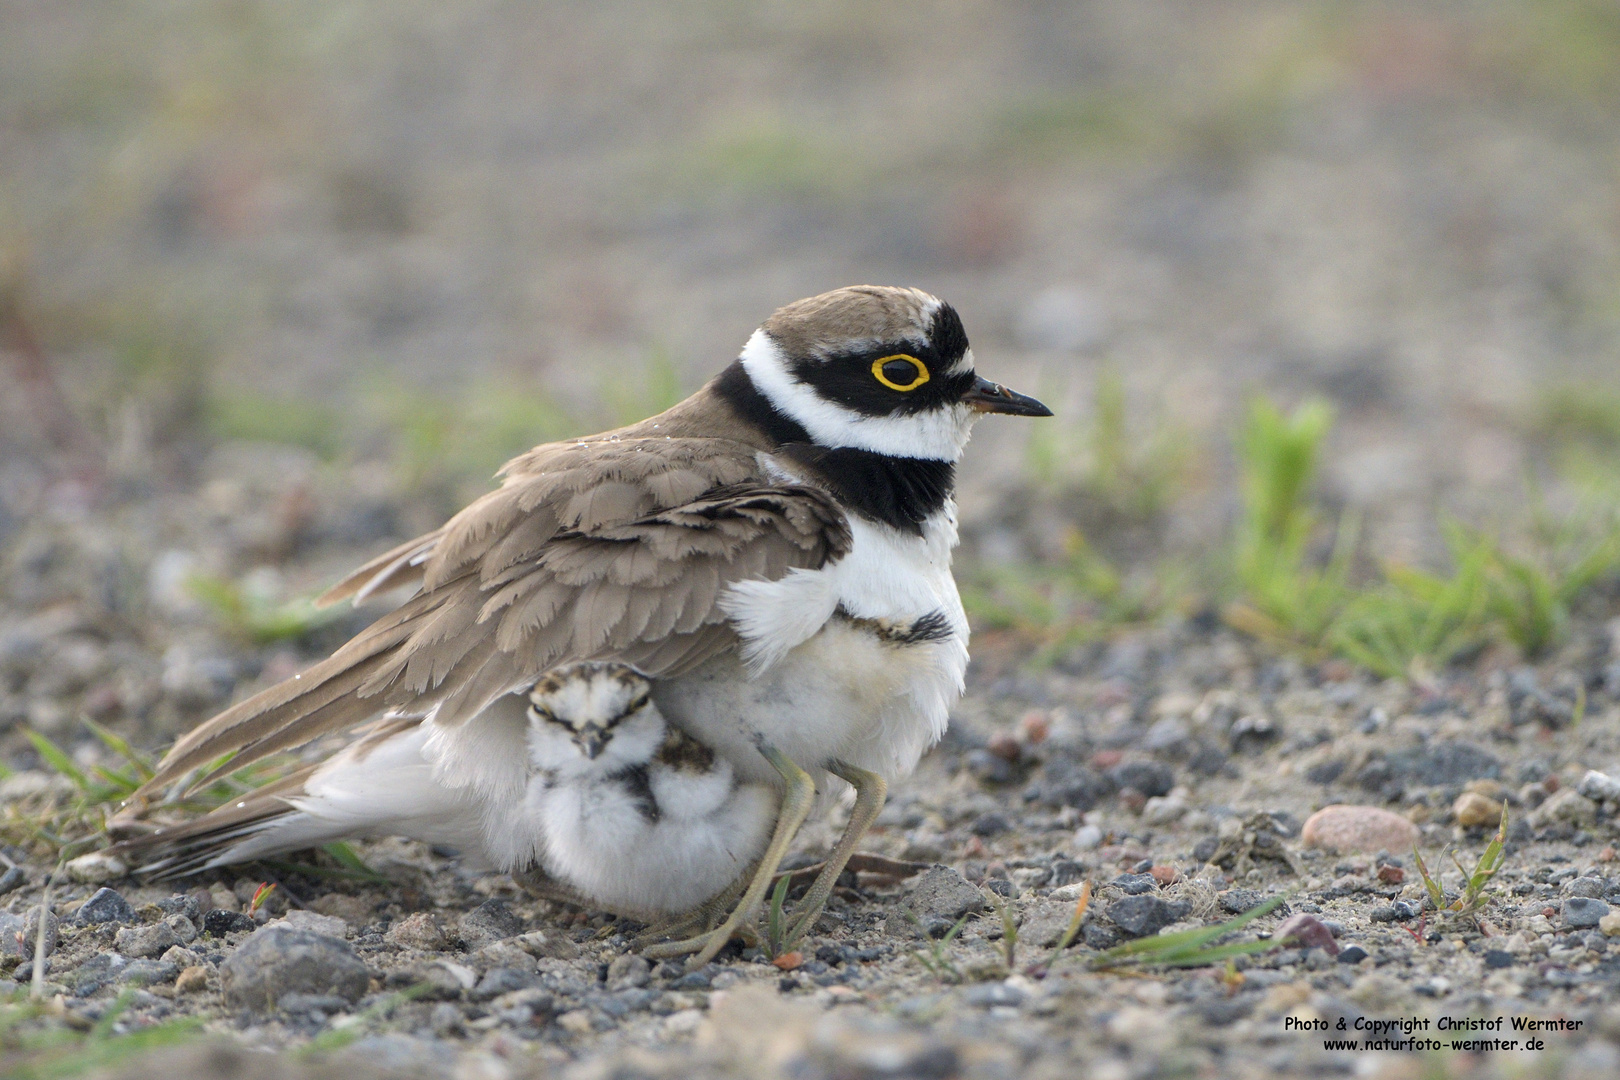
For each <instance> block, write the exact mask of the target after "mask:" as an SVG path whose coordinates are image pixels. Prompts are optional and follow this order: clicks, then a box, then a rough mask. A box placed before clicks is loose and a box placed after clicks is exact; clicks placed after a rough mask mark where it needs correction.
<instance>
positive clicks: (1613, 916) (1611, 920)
mask: <svg viewBox="0 0 1620 1080" xmlns="http://www.w3.org/2000/svg"><path fill="white" fill-rule="evenodd" d="M1597 927H1598V929H1599V930H1601V931H1603V933H1604V934H1605V935H1606V936H1608V937H1620V911H1611V912H1609V913H1608V914H1607V915H1605V916H1603V917H1602V918H1601V919H1599V920H1598V921H1597Z"/></svg>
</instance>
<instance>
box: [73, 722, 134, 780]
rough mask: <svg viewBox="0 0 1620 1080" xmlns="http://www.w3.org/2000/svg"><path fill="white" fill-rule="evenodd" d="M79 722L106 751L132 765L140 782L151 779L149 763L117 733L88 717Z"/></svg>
mask: <svg viewBox="0 0 1620 1080" xmlns="http://www.w3.org/2000/svg"><path fill="white" fill-rule="evenodd" d="M79 722H80V723H81V724H83V725H84V726H85V727H87V728H89V729H90V732H91V734H93V735H94V736H95V737H96V738H98V739H100V740H101V742H102V745H103V746H105V747H107V749H109V750H111V751H112V752H113V753H115V754H117V755H118V756H119V757H121V758H123V759H124V760H125V761H127V762H129V763H130V764H131V765H133V766H134V767H135V771H136V772H137V773H139V774H140V777H141V779H142V780H150V779H152V765H151V763H150V762H148V761H147V759H146V758H145V756H143V755H142V754H140V753H137V752H136V750H135V748H134V747H132V746H130V745H129V742H128V740H126V739H124V738H123V737H122V736H120V735H118V734H117V733H115V732H112V731H109V730H108V729H107V728H105V727H102V726H101V725H100V724H98V723H96V722H95V721H94V720H92V719H90V718H89V717H88V716H81V717H79Z"/></svg>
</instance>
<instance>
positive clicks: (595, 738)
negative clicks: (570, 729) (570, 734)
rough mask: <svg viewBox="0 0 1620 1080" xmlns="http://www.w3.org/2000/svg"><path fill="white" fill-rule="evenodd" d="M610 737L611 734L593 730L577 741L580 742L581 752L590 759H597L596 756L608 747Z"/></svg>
mask: <svg viewBox="0 0 1620 1080" xmlns="http://www.w3.org/2000/svg"><path fill="white" fill-rule="evenodd" d="M609 738H610V737H609V736H605V735H602V734H599V733H597V732H594V731H593V732H590V733H588V734H585V735H581V736H579V737H578V738H577V739H576V740H575V742H577V743H579V749H580V752H581V753H583V754H584V755H585V757H586V758H587V759H588V760H590V761H595V760H596V756H597V755H598V754H600V753H601V752H602V751H603V750H604V749H605V748H606V747H607V744H608V740H609Z"/></svg>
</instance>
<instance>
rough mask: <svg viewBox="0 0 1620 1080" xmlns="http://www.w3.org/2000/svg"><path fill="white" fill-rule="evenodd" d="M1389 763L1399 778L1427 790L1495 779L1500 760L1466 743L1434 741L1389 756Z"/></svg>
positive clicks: (1500, 766)
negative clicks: (1425, 787) (1424, 786)
mask: <svg viewBox="0 0 1620 1080" xmlns="http://www.w3.org/2000/svg"><path fill="white" fill-rule="evenodd" d="M1389 763H1390V766H1391V767H1392V768H1393V770H1394V771H1395V773H1396V775H1398V776H1400V777H1401V778H1402V779H1404V780H1406V781H1408V782H1410V783H1417V784H1426V785H1428V786H1430V787H1441V786H1443V785H1446V784H1466V783H1468V781H1470V780H1485V779H1490V780H1497V779H1500V778H1501V776H1502V760H1501V759H1500V758H1498V757H1497V756H1496V755H1495V754H1492V753H1491V752H1490V751H1488V750H1482V749H1480V748H1479V747H1477V746H1475V745H1474V744H1473V743H1468V742H1458V741H1447V742H1436V743H1433V744H1431V745H1429V746H1426V747H1424V748H1423V749H1421V750H1416V751H1413V752H1411V753H1406V754H1397V755H1392V756H1391V757H1390V759H1389Z"/></svg>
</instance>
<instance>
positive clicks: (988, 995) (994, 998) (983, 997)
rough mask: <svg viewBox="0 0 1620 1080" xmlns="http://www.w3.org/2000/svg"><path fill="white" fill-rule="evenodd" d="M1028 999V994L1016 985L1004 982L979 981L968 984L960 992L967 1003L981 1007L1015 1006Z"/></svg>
mask: <svg viewBox="0 0 1620 1080" xmlns="http://www.w3.org/2000/svg"><path fill="white" fill-rule="evenodd" d="M1028 999H1029V995H1028V994H1026V993H1025V992H1024V991H1022V990H1020V989H1018V987H1016V986H1008V985H1007V984H1006V983H998V982H992V983H979V984H977V985H975V986H970V987H968V988H967V990H966V991H965V992H964V993H963V994H962V1000H963V1001H965V1002H966V1003H967V1004H969V1005H976V1006H978V1007H979V1008H981V1009H988V1008H991V1007H993V1006H996V1005H1010V1006H1012V1007H1013V1008H1017V1007H1018V1006H1020V1005H1022V1004H1023V1003H1024V1002H1025V1001H1027V1000H1028Z"/></svg>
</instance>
